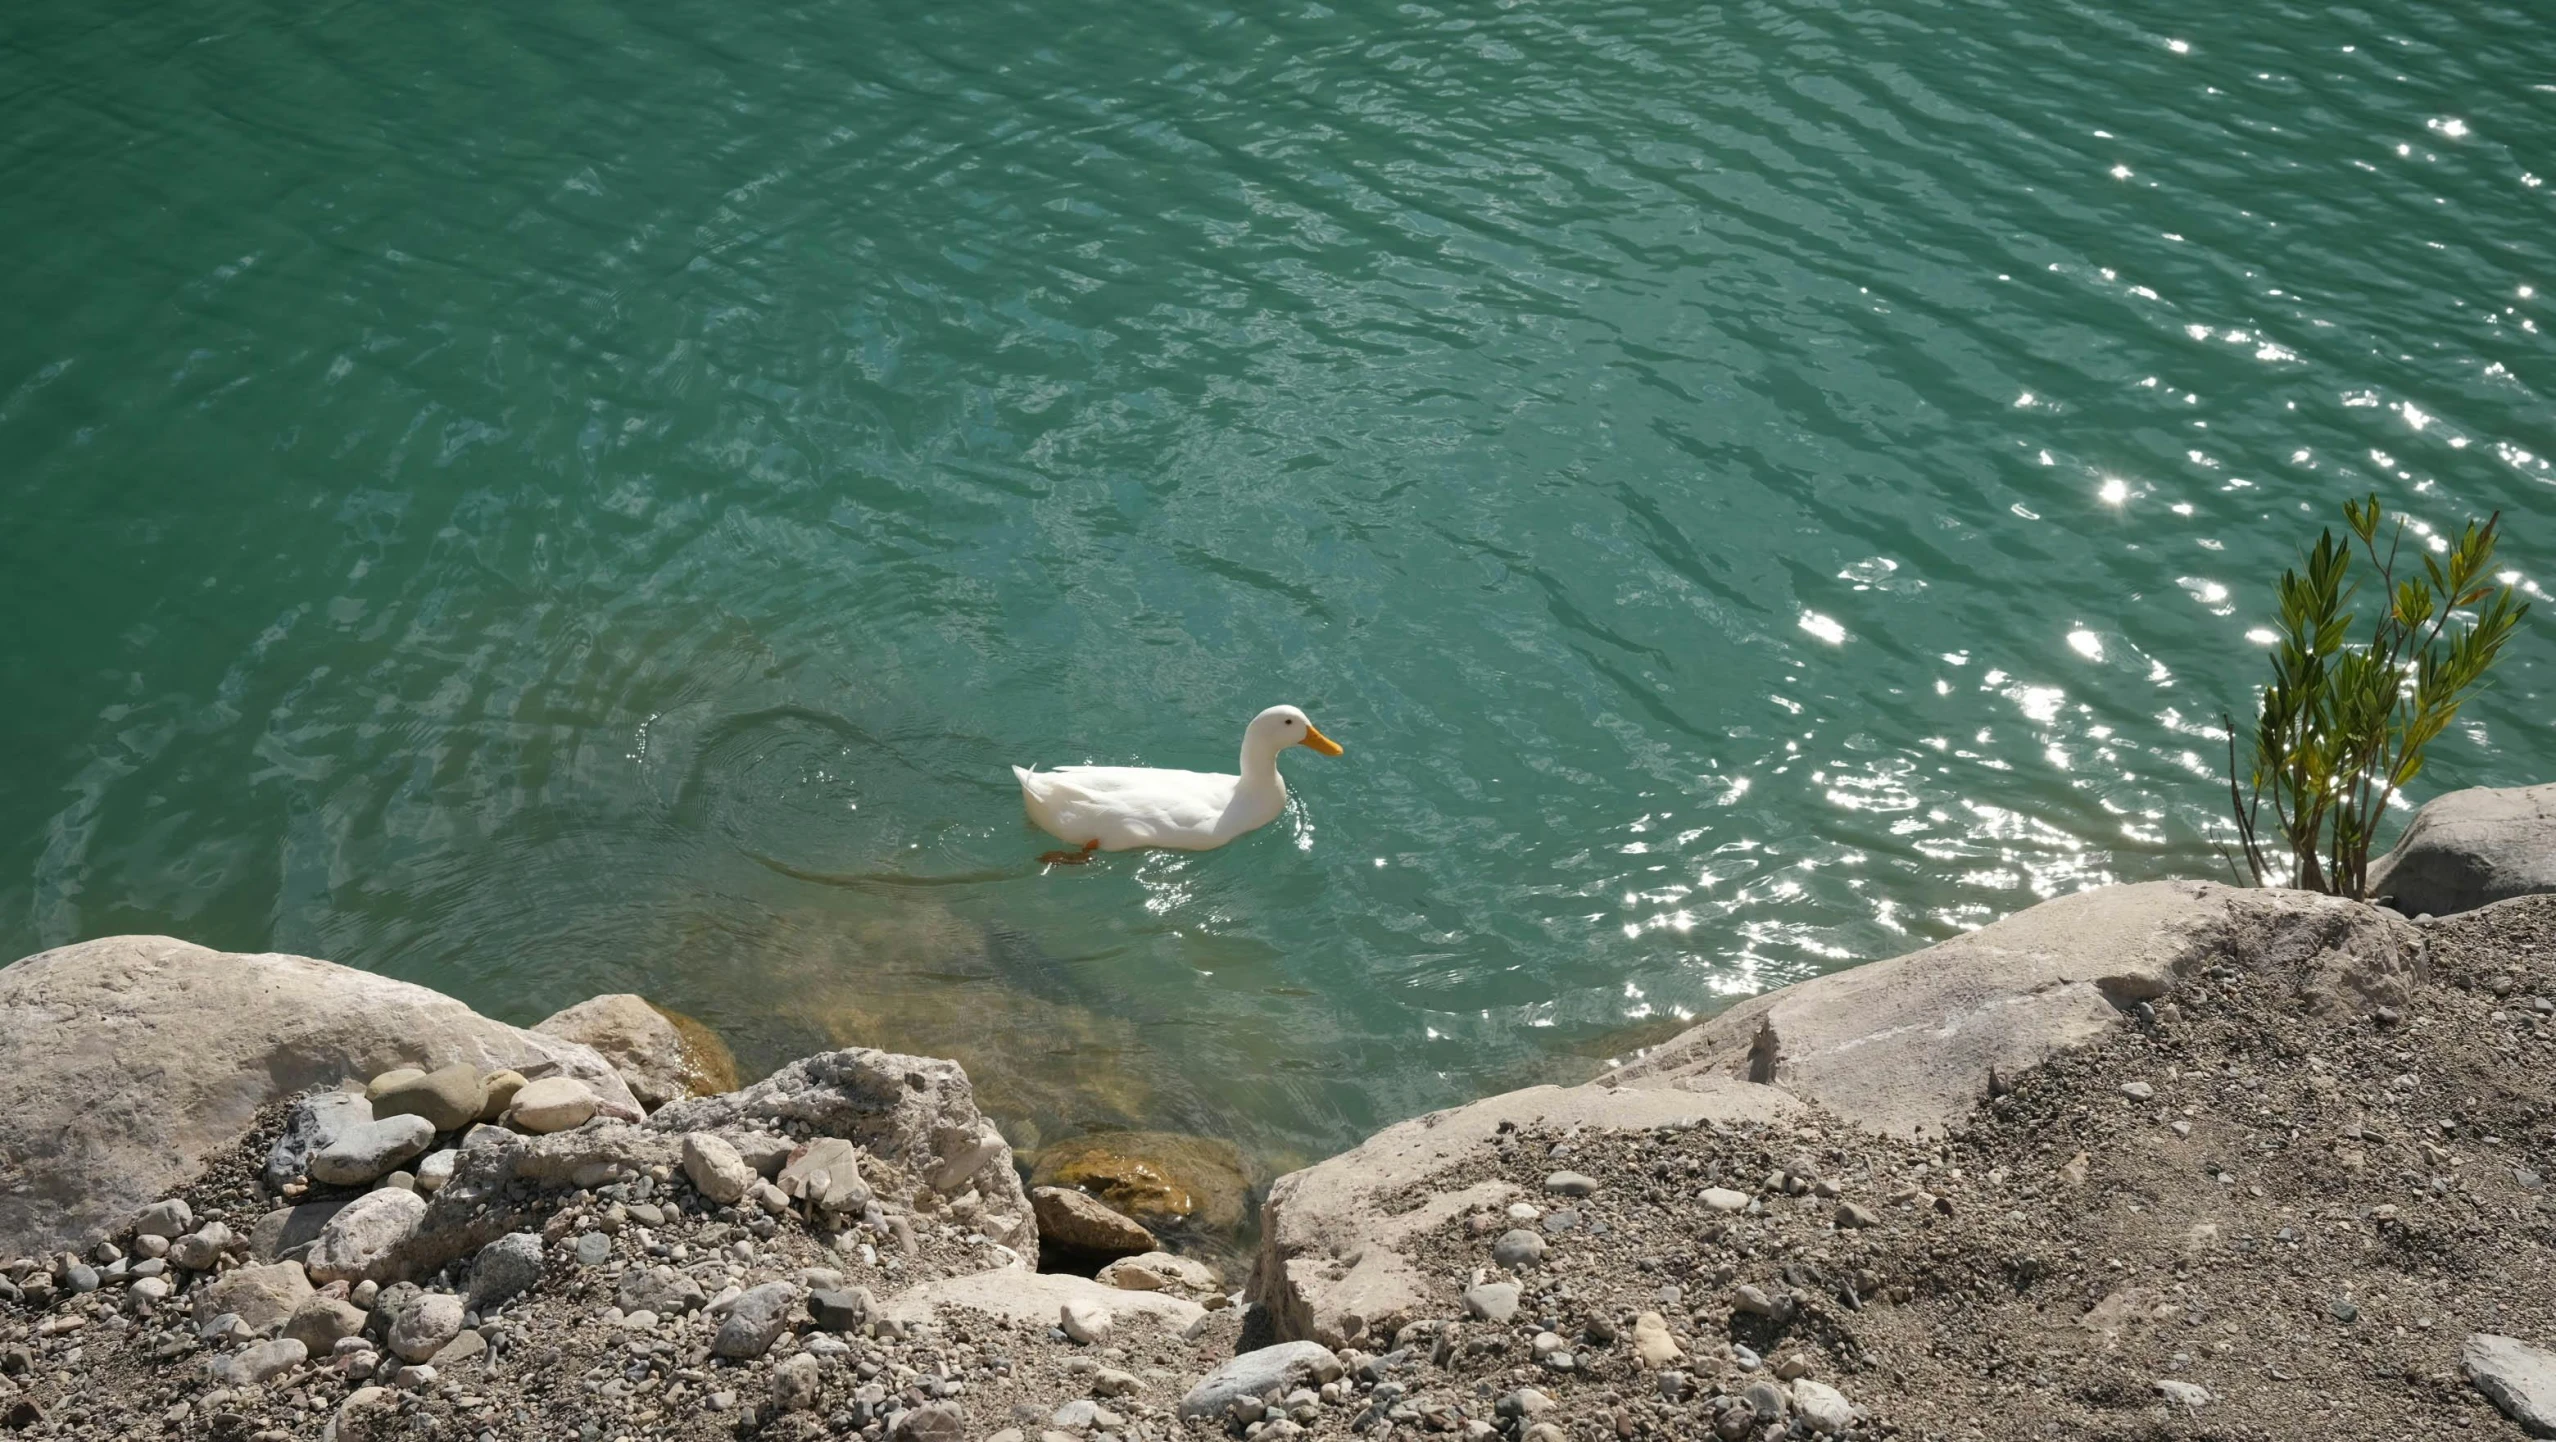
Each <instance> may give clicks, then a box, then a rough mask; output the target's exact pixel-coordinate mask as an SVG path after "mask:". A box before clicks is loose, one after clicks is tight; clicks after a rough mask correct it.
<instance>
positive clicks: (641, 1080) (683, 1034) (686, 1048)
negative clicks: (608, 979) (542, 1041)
mask: <svg viewBox="0 0 2556 1442" xmlns="http://www.w3.org/2000/svg"><path fill="white" fill-rule="evenodd" d="M533 1030H535V1031H537V1032H542V1033H545V1034H547V1035H550V1036H555V1037H561V1038H563V1039H565V1040H568V1041H573V1042H582V1043H584V1044H585V1045H587V1046H590V1047H593V1048H594V1049H595V1050H596V1051H597V1052H599V1053H601V1054H602V1056H603V1058H604V1060H606V1061H608V1062H611V1063H612V1065H613V1069H614V1070H615V1071H618V1072H620V1073H621V1079H622V1080H623V1081H625V1082H627V1083H629V1085H630V1093H631V1095H633V1096H635V1097H637V1098H638V1099H639V1101H640V1104H641V1105H643V1106H646V1107H648V1108H649V1109H651V1110H654V1109H655V1108H657V1107H661V1106H664V1105H665V1104H666V1103H668V1102H670V1101H677V1100H680V1099H681V1098H684V1097H689V1096H716V1095H717V1094H719V1093H720V1092H724V1091H733V1090H734V1089H735V1088H736V1085H737V1059H736V1056H735V1055H734V1054H733V1053H731V1052H730V1051H729V1050H728V1044H727V1043H726V1042H723V1041H721V1040H719V1034H718V1033H717V1032H714V1031H712V1030H711V1029H710V1028H708V1027H706V1026H703V1025H702V1024H701V1023H699V1022H697V1021H694V1020H693V1019H692V1018H691V1017H688V1016H685V1015H683V1014H682V1013H680V1012H671V1011H666V1010H664V1009H662V1008H660V1007H658V1006H656V1005H654V1004H653V1003H651V1002H650V1001H649V1000H648V999H647V998H646V997H643V996H639V995H637V994H635V993H632V992H626V991H621V992H612V993H609V994H607V995H604V996H595V997H588V998H587V999H586V1000H584V1001H581V1002H579V1003H577V1004H576V1005H575V1006H572V1007H570V1008H568V1009H567V1010H565V1011H561V1012H556V1013H553V1014H552V1015H551V1016H549V1017H548V1018H546V1019H544V1020H542V1021H539V1022H535V1023H534V1024H533Z"/></svg>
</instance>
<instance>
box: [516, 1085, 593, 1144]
mask: <svg viewBox="0 0 2556 1442" xmlns="http://www.w3.org/2000/svg"><path fill="white" fill-rule="evenodd" d="M595 1106H596V1098H595V1093H594V1089H593V1088H591V1087H589V1086H587V1085H586V1084H585V1083H584V1082H581V1081H579V1080H577V1079H576V1078H575V1077H565V1076H551V1077H543V1078H542V1079H541V1080H539V1081H535V1082H526V1083H524V1089H523V1090H522V1091H519V1092H517V1093H515V1100H514V1103H513V1104H512V1105H511V1106H509V1107H508V1108H507V1109H506V1118H507V1120H508V1121H510V1122H511V1123H513V1124H514V1125H515V1126H517V1127H520V1128H522V1129H523V1130H525V1131H528V1132H531V1133H534V1134H535V1135H543V1134H547V1133H550V1132H564V1131H566V1130H568V1129H569V1128H570V1127H576V1126H583V1125H585V1124H586V1123H587V1122H589V1121H591V1120H593V1119H594V1115H595Z"/></svg>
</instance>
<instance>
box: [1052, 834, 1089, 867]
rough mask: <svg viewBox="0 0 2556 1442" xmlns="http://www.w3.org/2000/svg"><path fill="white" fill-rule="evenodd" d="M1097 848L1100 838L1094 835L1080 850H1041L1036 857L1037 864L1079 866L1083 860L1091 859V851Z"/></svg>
mask: <svg viewBox="0 0 2556 1442" xmlns="http://www.w3.org/2000/svg"><path fill="white" fill-rule="evenodd" d="M1098 850H1100V838H1099V837H1097V836H1095V837H1093V838H1092V839H1091V840H1089V841H1086V842H1084V843H1083V849H1082V850H1080V851H1049V852H1043V853H1041V854H1040V856H1039V858H1038V864H1039V865H1041V866H1080V865H1082V864H1083V863H1084V862H1086V861H1089V860H1091V859H1092V853H1093V852H1095V851H1098Z"/></svg>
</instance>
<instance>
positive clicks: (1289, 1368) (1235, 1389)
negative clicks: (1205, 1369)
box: [1180, 1342, 1341, 1419]
mask: <svg viewBox="0 0 2556 1442" xmlns="http://www.w3.org/2000/svg"><path fill="white" fill-rule="evenodd" d="M1340 1372H1341V1366H1340V1359H1339V1357H1337V1356H1335V1355H1333V1353H1332V1350H1331V1349H1330V1348H1328V1347H1326V1346H1323V1345H1322V1344H1321V1343H1319V1342H1281V1343H1279V1344H1278V1345H1277V1346H1275V1347H1263V1348H1261V1349H1260V1350H1258V1351H1256V1352H1245V1353H1243V1354H1242V1355H1241V1356H1239V1357H1236V1358H1235V1359H1233V1360H1232V1361H1230V1362H1227V1363H1226V1364H1225V1365H1223V1366H1221V1367H1219V1368H1217V1369H1216V1370H1215V1371H1213V1372H1210V1373H1208V1374H1207V1375H1206V1377H1205V1378H1203V1379H1201V1380H1200V1382H1199V1383H1198V1385H1197V1386H1195V1387H1192V1388H1190V1389H1189V1395H1187V1396H1185V1397H1183V1398H1181V1399H1180V1415H1181V1416H1182V1417H1183V1418H1184V1419H1186V1418H1190V1417H1221V1416H1223V1415H1224V1412H1225V1408H1226V1406H1227V1405H1228V1404H1230V1403H1231V1402H1232V1401H1233V1400H1234V1399H1235V1398H1237V1397H1257V1396H1260V1395H1261V1394H1263V1393H1265V1392H1267V1391H1269V1390H1270V1389H1271V1388H1273V1387H1274V1388H1276V1389H1278V1391H1280V1392H1282V1393H1284V1392H1293V1391H1295V1390H1296V1389H1297V1388H1299V1387H1319V1386H1321V1385H1322V1384H1323V1383H1325V1382H1330V1381H1334V1380H1336V1379H1338V1377H1339V1376H1340Z"/></svg>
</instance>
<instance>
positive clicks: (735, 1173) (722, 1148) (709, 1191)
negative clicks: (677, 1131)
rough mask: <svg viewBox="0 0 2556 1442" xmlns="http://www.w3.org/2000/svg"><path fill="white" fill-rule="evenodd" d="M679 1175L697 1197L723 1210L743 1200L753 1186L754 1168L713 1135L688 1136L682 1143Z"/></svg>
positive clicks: (716, 1135)
mask: <svg viewBox="0 0 2556 1442" xmlns="http://www.w3.org/2000/svg"><path fill="white" fill-rule="evenodd" d="M683 1174H684V1175H685V1176H687V1177H689V1178H691V1179H692V1185H693V1187H694V1188H695V1189H697V1190H698V1191H699V1192H700V1193H701V1195H703V1196H705V1197H708V1198H709V1199H710V1200H712V1201H714V1202H716V1203H718V1204H719V1205H720V1206H723V1207H733V1206H735V1205H736V1204H737V1203H738V1202H740V1201H742V1200H744V1198H745V1194H746V1188H748V1187H750V1186H753V1185H754V1183H755V1180H756V1178H755V1175H754V1168H752V1167H750V1166H747V1165H746V1163H745V1158H743V1157H741V1156H739V1155H737V1149H736V1148H735V1147H733V1146H730V1145H729V1144H728V1141H727V1139H726V1138H725V1137H722V1136H719V1135H718V1134H717V1133H715V1132H689V1133H686V1134H685V1136H684V1139H683Z"/></svg>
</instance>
